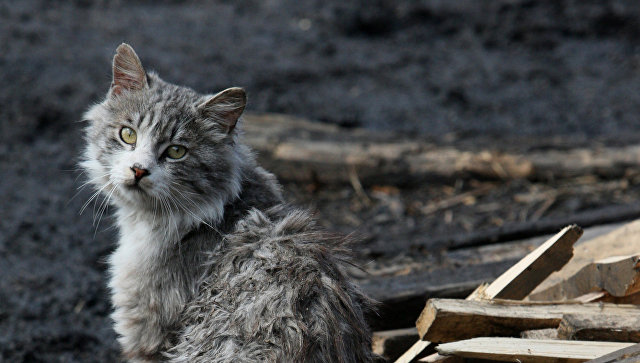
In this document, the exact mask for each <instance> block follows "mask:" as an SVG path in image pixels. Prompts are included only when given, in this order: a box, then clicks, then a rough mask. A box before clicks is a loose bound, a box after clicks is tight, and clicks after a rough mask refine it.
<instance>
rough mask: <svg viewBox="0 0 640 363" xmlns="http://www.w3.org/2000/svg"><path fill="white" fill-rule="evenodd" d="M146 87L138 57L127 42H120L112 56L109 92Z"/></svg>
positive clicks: (145, 75)
mask: <svg viewBox="0 0 640 363" xmlns="http://www.w3.org/2000/svg"><path fill="white" fill-rule="evenodd" d="M148 87H149V85H148V84H147V74H146V73H145V72H144V68H142V63H141V62H140V58H138V55H137V54H136V52H135V51H134V50H133V48H131V46H130V45H129V44H127V43H122V44H120V46H119V47H118V49H116V55H114V56H113V81H112V82H111V93H112V94H116V95H119V94H120V93H122V91H123V90H129V91H140V90H143V89H145V88H148Z"/></svg>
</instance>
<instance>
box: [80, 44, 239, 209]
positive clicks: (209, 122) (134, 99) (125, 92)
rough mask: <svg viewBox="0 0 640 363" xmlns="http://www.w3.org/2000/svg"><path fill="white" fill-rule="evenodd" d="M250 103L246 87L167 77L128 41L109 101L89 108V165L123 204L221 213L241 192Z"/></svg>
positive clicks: (117, 61) (94, 179)
mask: <svg viewBox="0 0 640 363" xmlns="http://www.w3.org/2000/svg"><path fill="white" fill-rule="evenodd" d="M245 104H246V95H245V92H244V90H242V89H241V88H229V89H226V90H224V91H222V92H220V93H218V94H215V95H200V94H198V93H196V92H195V91H193V90H191V89H189V88H186V87H179V86H176V85H173V84H169V83H167V82H164V81H162V80H161V79H160V78H159V77H158V76H157V75H155V74H153V73H146V72H145V70H144V68H143V67H142V64H141V62H140V59H139V58H138V56H137V55H136V53H135V52H134V50H133V49H132V48H131V47H130V46H129V45H127V44H122V45H120V46H119V47H118V49H117V51H116V55H115V56H114V58H113V81H112V83H111V87H110V89H109V91H108V93H107V96H106V98H105V100H104V101H103V102H102V103H100V104H97V105H95V106H93V107H91V108H90V109H89V111H88V112H87V113H86V114H85V120H87V121H88V127H87V129H86V134H85V136H86V142H87V147H86V149H85V153H84V160H83V162H82V163H81V165H82V166H83V167H84V168H85V170H87V171H88V174H89V177H90V178H91V180H90V182H91V183H92V184H93V185H95V186H96V187H97V188H98V189H99V190H101V191H102V193H103V194H104V195H106V196H109V197H112V198H113V200H114V201H115V203H116V204H118V205H121V206H127V207H129V209H134V210H136V209H138V210H144V211H147V212H151V213H154V214H157V215H162V214H171V213H176V214H181V215H186V216H189V215H192V216H193V217H194V218H195V217H197V218H200V219H205V218H206V219H209V220H211V219H212V218H213V219H218V218H220V217H221V216H222V209H223V206H224V203H226V201H227V200H228V199H229V198H232V197H233V196H234V195H237V193H238V192H239V190H240V185H239V183H240V180H239V168H240V163H241V160H240V159H241V158H240V155H239V151H238V150H237V147H236V143H235V134H236V131H234V130H235V126H236V122H237V121H238V118H239V117H240V115H241V113H242V111H243V110H244V107H245Z"/></svg>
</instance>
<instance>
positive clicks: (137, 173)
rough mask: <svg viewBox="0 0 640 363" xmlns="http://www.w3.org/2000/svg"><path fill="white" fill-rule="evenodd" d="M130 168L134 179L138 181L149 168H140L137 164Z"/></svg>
mask: <svg viewBox="0 0 640 363" xmlns="http://www.w3.org/2000/svg"><path fill="white" fill-rule="evenodd" d="M131 170H133V172H134V173H135V177H136V181H139V180H140V179H142V178H143V177H145V176H146V175H149V170H147V169H141V168H139V167H137V166H132V167H131Z"/></svg>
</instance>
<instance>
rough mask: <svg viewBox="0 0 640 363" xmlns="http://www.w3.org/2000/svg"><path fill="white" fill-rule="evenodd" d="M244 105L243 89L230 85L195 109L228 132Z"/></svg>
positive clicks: (231, 129)
mask: <svg viewBox="0 0 640 363" xmlns="http://www.w3.org/2000/svg"><path fill="white" fill-rule="evenodd" d="M246 105H247V94H246V93H245V91H244V89H242V88H239V87H232V88H227V89H226V90H224V91H222V92H220V93H218V94H216V95H214V96H212V97H211V98H209V99H208V100H206V101H205V102H203V103H201V104H199V105H198V106H197V109H198V111H199V112H201V113H202V115H203V116H204V117H205V118H207V119H210V120H213V121H214V122H217V123H218V124H220V125H221V126H222V127H224V129H225V131H226V133H227V134H230V133H231V132H232V131H233V129H234V128H235V127H236V123H237V122H238V118H240V115H242V111H244V107H245V106H246Z"/></svg>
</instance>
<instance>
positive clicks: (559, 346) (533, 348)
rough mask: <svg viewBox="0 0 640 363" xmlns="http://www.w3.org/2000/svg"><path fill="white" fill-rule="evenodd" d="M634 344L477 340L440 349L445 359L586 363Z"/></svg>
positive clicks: (443, 345)
mask: <svg viewBox="0 0 640 363" xmlns="http://www.w3.org/2000/svg"><path fill="white" fill-rule="evenodd" d="M632 345H633V344H632V343H614V342H583V341H575V340H574V341H561V340H536V339H518V338H474V339H469V340H463V341H459V342H454V343H447V344H441V345H439V346H437V347H436V349H437V350H438V353H440V354H443V355H456V356H460V357H465V358H475V359H489V360H496V361H503V362H522V363H555V362H557V363H560V362H567V363H574V362H585V361H588V360H590V359H594V358H597V357H600V356H603V355H605V354H609V353H611V352H615V351H616V350H619V349H623V348H627V347H630V346H632Z"/></svg>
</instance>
